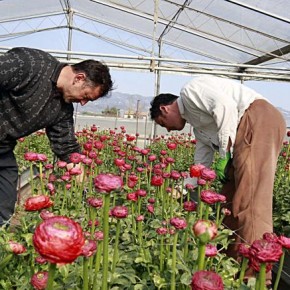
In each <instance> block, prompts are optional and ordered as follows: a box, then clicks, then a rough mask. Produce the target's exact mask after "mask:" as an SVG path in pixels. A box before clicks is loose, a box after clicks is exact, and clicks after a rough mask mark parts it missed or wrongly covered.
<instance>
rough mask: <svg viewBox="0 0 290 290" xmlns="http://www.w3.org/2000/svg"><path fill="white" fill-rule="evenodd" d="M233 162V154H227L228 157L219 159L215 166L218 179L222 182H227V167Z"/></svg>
mask: <svg viewBox="0 0 290 290" xmlns="http://www.w3.org/2000/svg"><path fill="white" fill-rule="evenodd" d="M230 160H231V153H230V152H227V153H226V156H225V157H224V158H219V159H218V160H217V162H216V164H215V172H216V174H217V177H218V179H220V181H221V182H223V183H224V182H226V181H227V177H226V167H227V165H228V163H229V161H230Z"/></svg>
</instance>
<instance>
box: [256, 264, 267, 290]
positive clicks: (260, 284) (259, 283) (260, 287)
mask: <svg viewBox="0 0 290 290" xmlns="http://www.w3.org/2000/svg"><path fill="white" fill-rule="evenodd" d="M265 284H266V263H261V264H260V272H259V275H258V279H257V280H256V286H255V289H256V290H264V289H265Z"/></svg>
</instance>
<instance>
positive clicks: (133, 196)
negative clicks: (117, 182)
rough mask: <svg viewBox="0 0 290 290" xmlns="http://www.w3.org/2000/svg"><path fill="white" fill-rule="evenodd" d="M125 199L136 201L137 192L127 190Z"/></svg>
mask: <svg viewBox="0 0 290 290" xmlns="http://www.w3.org/2000/svg"><path fill="white" fill-rule="evenodd" d="M127 200H130V201H137V200H138V194H137V193H136V192H129V193H128V194H127Z"/></svg>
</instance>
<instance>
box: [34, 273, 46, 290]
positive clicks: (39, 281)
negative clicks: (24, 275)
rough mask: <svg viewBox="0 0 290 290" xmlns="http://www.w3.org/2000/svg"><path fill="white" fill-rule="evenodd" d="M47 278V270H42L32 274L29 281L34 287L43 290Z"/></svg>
mask: <svg viewBox="0 0 290 290" xmlns="http://www.w3.org/2000/svg"><path fill="white" fill-rule="evenodd" d="M47 280H48V272H47V271H42V272H37V273H35V274H33V275H32V277H31V280H30V283H31V285H32V286H33V288H34V289H37V290H44V289H45V288H46V285H47Z"/></svg>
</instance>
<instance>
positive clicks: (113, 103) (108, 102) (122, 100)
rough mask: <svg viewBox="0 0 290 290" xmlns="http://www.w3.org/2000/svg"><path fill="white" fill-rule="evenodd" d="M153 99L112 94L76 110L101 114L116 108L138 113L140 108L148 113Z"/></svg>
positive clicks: (117, 93) (140, 110)
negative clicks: (108, 109)
mask: <svg viewBox="0 0 290 290" xmlns="http://www.w3.org/2000/svg"><path fill="white" fill-rule="evenodd" d="M152 99H153V96H151V97H148V96H147V97H145V96H141V95H136V94H135V95H134V94H126V93H120V92H112V93H111V94H110V95H109V96H106V97H103V98H101V99H99V100H97V101H96V102H89V103H87V104H86V105H85V106H83V107H82V106H80V105H78V106H77V107H76V106H75V109H76V110H77V111H78V112H80V113H82V112H94V113H101V112H102V111H103V110H105V109H106V108H108V107H109V108H112V107H115V108H117V109H119V110H120V111H123V112H126V111H131V112H136V111H137V106H139V108H138V109H139V112H146V111H148V110H149V108H150V102H151V100H152Z"/></svg>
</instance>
